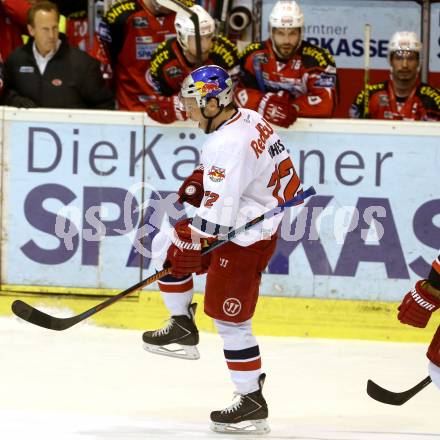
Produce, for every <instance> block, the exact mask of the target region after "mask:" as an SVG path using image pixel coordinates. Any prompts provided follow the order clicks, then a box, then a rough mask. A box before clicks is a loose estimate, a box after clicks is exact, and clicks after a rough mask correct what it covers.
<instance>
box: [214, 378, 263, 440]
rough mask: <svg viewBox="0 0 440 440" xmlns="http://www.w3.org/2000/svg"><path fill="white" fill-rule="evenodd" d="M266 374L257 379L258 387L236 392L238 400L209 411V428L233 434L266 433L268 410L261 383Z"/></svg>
mask: <svg viewBox="0 0 440 440" xmlns="http://www.w3.org/2000/svg"><path fill="white" fill-rule="evenodd" d="M265 379H266V375H265V374H264V373H263V374H261V375H260V378H259V379H258V383H259V385H260V389H259V390H257V391H254V392H253V393H249V394H244V395H243V394H237V397H238V400H237V401H236V402H235V403H234V404H232V405H231V406H229V407H228V408H225V409H223V410H221V411H213V412H212V413H211V420H212V422H211V429H212V430H213V431H215V432H222V433H235V434H267V433H268V432H270V428H269V425H268V424H267V421H266V419H267V416H268V414H269V411H268V409H267V403H266V401H265V400H264V397H263V393H262V390H263V384H264V380H265Z"/></svg>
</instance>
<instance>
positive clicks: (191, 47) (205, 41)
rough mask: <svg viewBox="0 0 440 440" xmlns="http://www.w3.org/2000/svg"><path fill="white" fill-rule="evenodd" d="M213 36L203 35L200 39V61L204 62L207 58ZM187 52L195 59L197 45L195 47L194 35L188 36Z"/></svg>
mask: <svg viewBox="0 0 440 440" xmlns="http://www.w3.org/2000/svg"><path fill="white" fill-rule="evenodd" d="M212 37H213V35H212V34H211V35H203V36H201V37H200V45H201V47H202V61H203V62H205V61H206V60H207V59H208V58H209V52H210V50H211V47H212V43H213V39H212ZM188 52H189V54H190V55H191V56H192V57H193V58H196V57H197V45H196V37H195V36H194V35H190V36H189V37H188Z"/></svg>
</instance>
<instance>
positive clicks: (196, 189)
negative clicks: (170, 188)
mask: <svg viewBox="0 0 440 440" xmlns="http://www.w3.org/2000/svg"><path fill="white" fill-rule="evenodd" d="M203 193H204V189H203V168H201V167H197V168H196V169H195V170H194V171H193V173H192V174H191V175H190V176H188V177H187V178H186V179H185V180H184V181H183V183H182V185H181V186H180V188H179V198H178V200H177V201H178V202H180V203H183V202H187V203H189V204H190V205H193V206H195V207H196V208H198V207H199V206H200V204H201V203H202V200H203Z"/></svg>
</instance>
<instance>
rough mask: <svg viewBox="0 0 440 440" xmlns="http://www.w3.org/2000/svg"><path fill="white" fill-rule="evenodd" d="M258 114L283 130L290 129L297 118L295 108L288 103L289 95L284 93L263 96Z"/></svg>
mask: <svg viewBox="0 0 440 440" xmlns="http://www.w3.org/2000/svg"><path fill="white" fill-rule="evenodd" d="M258 113H260V114H261V115H262V116H263V118H265V119H266V120H267V121H269V122H271V123H273V124H275V125H279V126H280V127H284V128H287V127H290V126H291V125H292V124H293V123H294V122H295V121H296V118H297V117H298V112H297V110H296V108H295V107H294V106H293V105H292V104H291V102H290V95H289V94H288V93H287V92H284V91H281V92H278V93H276V94H275V93H270V92H269V93H266V94H265V95H263V97H262V98H261V101H260V103H259V105H258Z"/></svg>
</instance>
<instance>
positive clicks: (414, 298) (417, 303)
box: [397, 280, 440, 328]
mask: <svg viewBox="0 0 440 440" xmlns="http://www.w3.org/2000/svg"><path fill="white" fill-rule="evenodd" d="M424 283H426V281H425V280H420V281H418V282H417V283H416V285H415V287H414V289H412V290H410V291H409V292H408V293H407V294H406V295H405V297H404V298H403V300H402V303H401V304H400V306H399V308H398V310H399V314H398V315H397V318H398V319H399V321H400V322H401V323H402V324H409V325H412V326H413V327H420V328H424V327H426V325H427V324H428V321H429V318H431V315H432V313H433V312H435V311H436V310H437V309H438V308H439V307H440V299H438V298H436V297H435V296H433V295H431V294H430V293H428V292H427V291H426V288H425V287H424Z"/></svg>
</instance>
